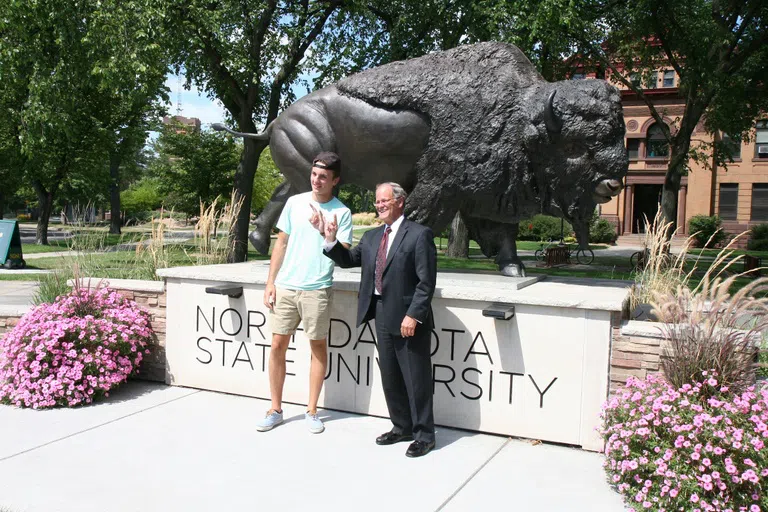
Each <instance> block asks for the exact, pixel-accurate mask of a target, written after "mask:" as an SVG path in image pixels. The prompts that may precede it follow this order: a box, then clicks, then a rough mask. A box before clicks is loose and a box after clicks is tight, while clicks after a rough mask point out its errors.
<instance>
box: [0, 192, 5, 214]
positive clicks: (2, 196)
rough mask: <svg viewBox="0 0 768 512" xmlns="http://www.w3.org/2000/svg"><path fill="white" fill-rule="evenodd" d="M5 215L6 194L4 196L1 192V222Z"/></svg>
mask: <svg viewBox="0 0 768 512" xmlns="http://www.w3.org/2000/svg"><path fill="white" fill-rule="evenodd" d="M4 214H5V194H3V192H2V191H0V220H3V215H4Z"/></svg>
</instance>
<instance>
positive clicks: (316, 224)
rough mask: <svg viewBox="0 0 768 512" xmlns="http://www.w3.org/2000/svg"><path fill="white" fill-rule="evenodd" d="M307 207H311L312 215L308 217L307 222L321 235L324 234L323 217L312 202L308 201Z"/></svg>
mask: <svg viewBox="0 0 768 512" xmlns="http://www.w3.org/2000/svg"><path fill="white" fill-rule="evenodd" d="M309 207H310V208H312V215H310V217H309V223H310V224H312V227H313V228H315V229H316V230H318V231H319V232H320V235H321V236H325V217H323V214H322V213H321V212H319V211H317V208H315V205H313V204H312V203H309Z"/></svg>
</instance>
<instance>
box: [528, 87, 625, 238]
mask: <svg viewBox="0 0 768 512" xmlns="http://www.w3.org/2000/svg"><path fill="white" fill-rule="evenodd" d="M529 101H530V102H531V103H530V104H532V105H536V106H537V108H534V109H532V112H531V119H530V123H529V125H528V127H527V128H526V148H527V150H528V155H527V156H528V161H529V163H530V168H531V170H532V174H533V175H534V176H535V178H534V179H535V187H536V188H538V192H539V194H538V195H539V200H540V201H541V202H540V204H541V207H542V209H543V210H545V211H547V212H548V213H551V214H554V215H559V216H563V217H565V218H566V219H568V220H569V221H570V222H571V223H572V224H573V225H574V228H576V229H577V234H580V233H579V230H580V229H581V230H583V229H584V224H585V223H586V221H587V219H588V218H589V216H590V215H591V214H592V212H593V211H594V209H595V206H596V205H597V204H600V203H605V202H608V201H610V200H611V198H612V197H614V196H616V195H618V194H619V192H620V191H621V188H622V181H623V179H624V176H626V174H627V167H628V163H629V161H628V158H627V151H626V148H625V147H624V117H623V114H622V108H621V97H620V95H619V91H618V90H617V89H616V88H615V87H613V86H611V85H609V84H608V83H606V82H605V81H603V80H571V81H566V82H557V83H554V84H546V85H544V86H542V87H540V88H537V89H536V91H535V92H534V93H533V94H532V96H531V97H530V98H529Z"/></svg>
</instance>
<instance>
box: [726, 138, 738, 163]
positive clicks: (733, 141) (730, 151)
mask: <svg viewBox="0 0 768 512" xmlns="http://www.w3.org/2000/svg"><path fill="white" fill-rule="evenodd" d="M723 152H724V153H725V156H728V157H730V158H731V160H741V139H739V138H735V137H731V136H730V135H728V134H727V133H724V134H723Z"/></svg>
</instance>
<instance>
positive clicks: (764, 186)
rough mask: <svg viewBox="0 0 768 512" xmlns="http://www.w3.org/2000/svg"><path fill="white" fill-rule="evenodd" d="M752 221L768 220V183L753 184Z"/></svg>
mask: <svg viewBox="0 0 768 512" xmlns="http://www.w3.org/2000/svg"><path fill="white" fill-rule="evenodd" d="M751 220H756V221H761V222H762V221H767V220H768V183H753V184H752V215H751Z"/></svg>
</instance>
